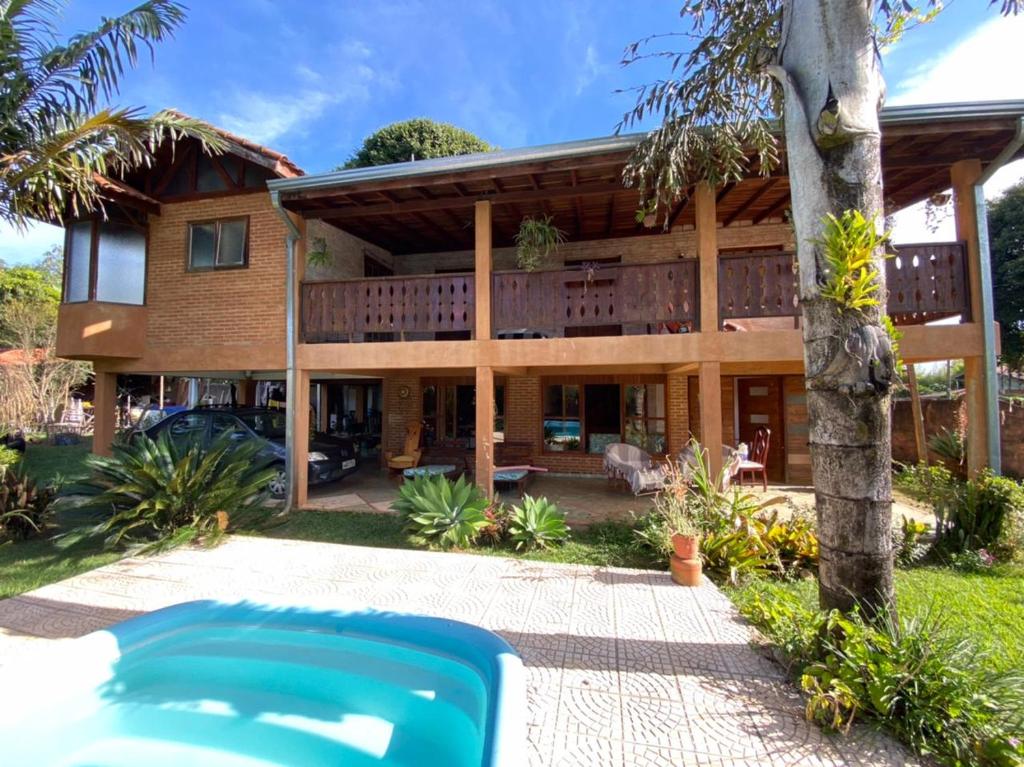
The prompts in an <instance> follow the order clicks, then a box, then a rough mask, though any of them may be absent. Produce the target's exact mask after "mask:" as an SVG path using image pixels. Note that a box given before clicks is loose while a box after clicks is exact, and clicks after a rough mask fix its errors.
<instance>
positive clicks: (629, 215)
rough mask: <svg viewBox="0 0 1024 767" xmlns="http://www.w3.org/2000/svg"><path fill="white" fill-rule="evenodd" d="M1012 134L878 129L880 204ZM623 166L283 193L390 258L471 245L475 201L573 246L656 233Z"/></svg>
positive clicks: (676, 219) (747, 203) (505, 219)
mask: <svg viewBox="0 0 1024 767" xmlns="http://www.w3.org/2000/svg"><path fill="white" fill-rule="evenodd" d="M1012 135H1013V126H1012V125H1011V124H1010V121H1007V120H981V121H978V120H968V121H953V122H950V123H945V124H942V125H934V124H931V125H913V126H889V127H886V128H885V133H884V134H883V137H882V165H883V174H884V181H885V194H886V201H887V205H892V206H894V207H896V208H901V207H904V206H906V205H909V204H911V203H914V202H917V201H919V200H922V199H925V198H927V197H928V196H930V195H932V194H935V193H937V192H941V191H943V190H944V189H946V188H947V187H948V185H949V166H950V165H951V164H952V163H953V162H955V161H957V160H960V159H966V158H970V157H978V158H981V159H982V161H983V163H987V162H989V161H991V159H992V158H993V157H994V156H995V155H996V154H997V153H998V152H999V151H1000V150H1001V149H1002V147H1003V146H1005V144H1006V143H1007V142H1008V141H1009V140H1010V138H1011V137H1012ZM626 159H627V154H626V153H625V152H613V153H607V154H604V155H599V156H592V157H584V158H563V159H560V160H549V161H544V162H527V163H523V164H520V165H513V166H506V167H492V168H484V169H474V170H471V171H465V172H461V173H444V174H441V175H438V176H430V177H426V176H425V177H421V178H416V179H412V180H410V179H388V180H384V181H379V182H370V181H367V182H364V183H360V184H357V185H352V186H346V187H344V188H343V189H335V190H327V191H321V192H304V193H297V194H294V193H293V194H286V195H284V202H285V205H286V207H288V208H289V209H291V210H295V211H297V212H300V213H302V214H303V215H305V216H306V217H314V218H323V219H325V220H327V221H329V222H332V223H334V224H335V225H337V226H340V227H342V228H344V229H346V230H349V231H352V232H353V234H358V236H361V237H364V238H365V239H368V240H370V241H371V242H375V243H377V244H380V245H381V246H382V247H385V248H388V249H390V250H392V252H395V253H410V252H437V251H440V250H456V249H464V248H466V247H472V226H471V225H470V226H468V227H467V225H466V223H467V222H470V221H471V208H472V206H473V204H474V203H475V202H476V200H478V199H489V200H491V201H492V202H493V203H494V207H493V226H494V236H495V245H496V246H498V247H501V246H507V245H511V244H512V239H513V236H514V234H515V232H516V231H517V230H518V228H519V222H520V221H521V220H522V219H523V217H524V216H527V215H539V214H543V215H550V216H552V218H553V220H554V223H555V225H556V226H558V227H559V228H560V229H563V230H564V231H565V232H566V233H567V236H568V238H569V239H570V240H572V241H586V240H593V239H602V238H607V237H611V236H633V235H638V234H642V235H655V236H656V235H659V234H661V233H663V232H664V231H665V229H664V227H662V226H657V227H653V228H651V229H646V228H644V227H643V226H641V225H639V224H638V223H637V221H636V211H637V207H638V205H639V195H638V193H637V191H636V190H633V189H626V188H624V187H623V186H622V181H621V178H622V169H623V167H624V164H625V161H626ZM175 160H176V161H178V162H180V158H178V157H176V158H175ZM755 172H756V169H752V171H751V174H753V173H755ZM784 173H785V171H784V169H782V170H780V171H776V175H772V176H768V177H760V176H756V177H753V176H752V177H748V178H746V179H744V180H743V181H741V182H739V183H735V182H733V183H730V184H726V185H725V186H723V187H721V188H720V189H719V190H718V191H717V194H716V200H717V204H716V208H717V214H718V219H719V221H720V222H722V224H723V225H724V226H730V225H734V224H742V223H743V222H745V221H750V222H751V223H752V224H755V225H756V224H760V223H763V222H765V221H768V220H771V219H777V218H779V217H780V216H781V215H782V212H783V211H784V210H785V208H786V207H787V206H788V205H789V179H788V178H787V177H786V175H784ZM690 199H691V197H690V195H686V196H684V197H682V198H681V199H680V200H679V201H678V202H677V203H676V204H675V205H674V206H673V207H672V208H671V209H670V210H669V212H668V214H667V215H668V222H669V228H672V227H677V226H680V225H684V226H685V225H692V224H693V206H692V205H691V203H690ZM442 240H443V241H442Z"/></svg>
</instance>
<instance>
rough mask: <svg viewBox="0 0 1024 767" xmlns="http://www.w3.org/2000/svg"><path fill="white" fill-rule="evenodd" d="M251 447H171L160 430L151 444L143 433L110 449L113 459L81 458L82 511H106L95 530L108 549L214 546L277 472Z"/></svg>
mask: <svg viewBox="0 0 1024 767" xmlns="http://www.w3.org/2000/svg"><path fill="white" fill-rule="evenodd" d="M260 449H261V448H260V445H259V444H258V443H256V442H243V443H238V442H235V441H233V440H231V439H230V437H229V436H228V435H224V436H223V437H221V438H220V439H218V440H217V441H215V442H214V443H213V444H212V445H210V446H209V448H208V449H207V448H203V446H202V445H200V444H198V443H191V444H189V445H187V446H179V445H176V444H175V443H174V442H173V441H172V440H171V439H170V437H169V435H168V434H167V433H166V432H164V433H162V434H161V435H160V436H159V438H158V439H156V440H155V441H154V440H152V439H150V438H149V437H147V436H145V435H144V434H140V435H139V436H138V437H137V438H136V439H134V440H132V442H131V443H130V444H124V443H122V444H115V445H114V446H113V454H112V455H111V456H110V457H106V456H96V455H92V456H89V457H88V458H87V459H86V465H87V466H88V467H89V468H90V470H91V472H92V474H91V476H90V477H89V478H88V479H86V480H84V481H81V482H78V483H77V484H78V485H79V487H80V488H81V491H82V492H83V494H84V495H85V496H86V497H85V498H84V499H83V500H81V501H79V502H77V503H76V504H75V505H77V506H78V507H80V508H90V509H95V510H98V511H104V512H110V513H111V517H110V518H109V519H108V520H107V521H105V522H103V523H102V524H101V525H100V526H99V527H97V528H95V530H94V532H99V533H103V534H105V535H106V536H107V544H108V545H110V546H115V545H119V544H123V543H130V544H135V545H139V546H140V547H141V549H142V551H154V550H159V549H163V548H167V547H170V546H175V545H179V544H182V543H187V542H189V541H192V540H195V539H196V538H199V537H201V536H205V537H206V539H207V541H208V542H211V543H212V542H215V541H216V540H217V539H218V538H219V537H220V535H221V534H222V533H223V531H224V529H225V528H226V527H227V524H228V522H229V521H230V519H231V517H232V516H235V517H236V519H237V517H238V516H239V515H241V514H243V513H245V512H247V511H250V510H254V509H256V508H257V507H259V506H260V505H261V504H262V502H263V500H264V499H265V497H266V492H267V491H266V487H267V484H268V483H269V482H270V480H271V479H273V477H274V475H275V470H274V469H272V468H270V467H269V466H268V463H267V462H266V461H264V460H261V459H260V457H259V452H260Z"/></svg>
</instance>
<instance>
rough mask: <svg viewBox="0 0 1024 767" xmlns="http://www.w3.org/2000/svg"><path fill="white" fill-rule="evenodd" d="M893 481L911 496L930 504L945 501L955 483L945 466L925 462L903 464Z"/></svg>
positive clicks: (934, 504)
mask: <svg viewBox="0 0 1024 767" xmlns="http://www.w3.org/2000/svg"><path fill="white" fill-rule="evenodd" d="M893 482H894V484H895V485H896V487H898V488H899V489H900V490H902V491H903V492H905V493H906V494H907V495H909V496H910V497H911V498H914V499H915V500H918V501H921V502H923V503H927V504H929V505H931V506H936V505H938V504H943V503H945V502H946V501H947V500H948V498H949V495H950V493H951V492H952V491H953V489H954V488H955V487H956V484H957V481H956V479H955V478H954V477H953V474H952V473H951V472H950V470H949V469H947V468H946V467H945V466H941V465H935V464H933V465H929V464H926V463H918V464H915V465H913V466H903V467H902V468H901V469H900V471H898V472H897V473H896V476H895V477H894V478H893Z"/></svg>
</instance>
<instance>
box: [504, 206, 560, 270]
mask: <svg viewBox="0 0 1024 767" xmlns="http://www.w3.org/2000/svg"><path fill="white" fill-rule="evenodd" d="M551 221H552V218H551V216H543V217H540V218H533V217H532V216H527V217H526V218H524V219H523V220H522V221H521V222H520V223H519V231H518V232H516V237H515V240H516V264H517V265H518V266H519V268H520V269H525V270H526V271H528V272H532V271H533V270H534V269H536V268H537V267H538V266H540V265H541V264H543V263H544V261H545V260H546V259H547V257H548V256H550V255H551V254H552V253H553V252H555V251H556V250H558V246H559V245H561V244H562V243H563V242H565V233H564V232H563V231H562V230H561V229H559V228H558V227H557V226H555V225H554V224H553V223H551Z"/></svg>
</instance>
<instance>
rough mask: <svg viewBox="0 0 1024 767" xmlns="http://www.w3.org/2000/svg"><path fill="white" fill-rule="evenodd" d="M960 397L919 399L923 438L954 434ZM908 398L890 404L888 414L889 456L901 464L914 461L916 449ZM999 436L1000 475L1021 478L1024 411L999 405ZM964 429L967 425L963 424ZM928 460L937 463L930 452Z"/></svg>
mask: <svg viewBox="0 0 1024 767" xmlns="http://www.w3.org/2000/svg"><path fill="white" fill-rule="evenodd" d="M962 409H964V405H963V397H962V396H957V397H956V398H955V399H951V400H950V399H946V398H945V397H941V398H934V399H933V398H930V397H927V398H922V399H921V411H922V414H923V415H924V436H925V440H930V439H931V438H932V437H934V436H935V435H936V434H941V433H942V430H943V429H948V430H949V431H955V430H956V428H957V424H958V423H959V422H960V421H961V419H963V420H964V421H965V420H966V417H967V416H966V412H963V413H961V410H962ZM912 418H913V416H912V415H911V410H910V400H909V399H898V400H894V401H893V413H892V457H893V458H894V459H895V460H897V461H900V462H902V463H916V462H917V448H916V447H915V446H914V425H913V420H912ZM999 422H1000V427H999V436H1000V441H1001V443H1002V457H1003V473H1004V474H1006V475H1008V476H1011V477H1018V478H1019V477H1024V408H1022V407H1021V406H1020V405H1019V404H1016V405H1014V404H1012V403H1010V402H1007V401H1001V402H1000V403H999ZM967 428H968V430H969V429H970V424H968V425H967ZM928 458H929V460H931V461H934V462H938V461H939V460H940V457H939V455H938V454H937V453H935V452H934V451H932V450H929V451H928Z"/></svg>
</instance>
